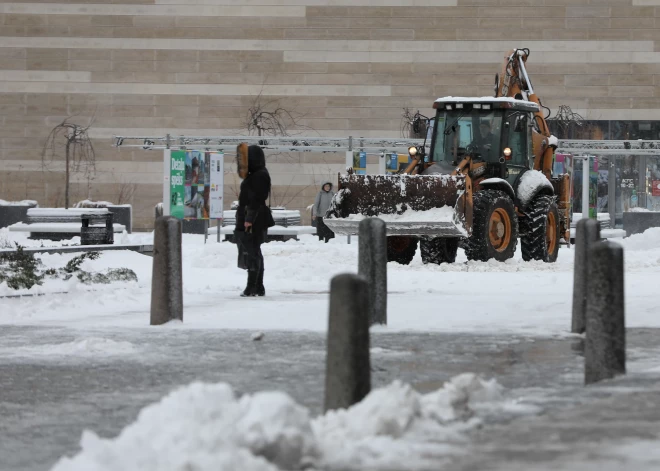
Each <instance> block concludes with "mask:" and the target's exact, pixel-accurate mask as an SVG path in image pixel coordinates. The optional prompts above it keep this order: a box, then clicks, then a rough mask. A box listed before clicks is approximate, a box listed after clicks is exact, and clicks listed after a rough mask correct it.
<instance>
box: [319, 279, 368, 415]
mask: <svg viewBox="0 0 660 471" xmlns="http://www.w3.org/2000/svg"><path fill="white" fill-rule="evenodd" d="M327 350H328V351H327V357H326V372H325V410H326V411H328V410H331V409H342V408H347V407H350V406H352V405H353V404H355V403H357V402H360V401H361V400H362V399H363V398H364V397H365V396H366V395H367V394H369V391H371V364H370V360H369V296H368V286H367V282H366V281H365V280H364V279H363V278H362V277H360V276H358V275H353V274H343V275H337V276H335V277H334V278H333V279H332V281H331V282H330V315H329V319H328V346H327Z"/></svg>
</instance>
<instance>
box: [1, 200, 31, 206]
mask: <svg viewBox="0 0 660 471" xmlns="http://www.w3.org/2000/svg"><path fill="white" fill-rule="evenodd" d="M37 205H38V203H37V202H36V201H34V200H22V201H5V200H0V206H37Z"/></svg>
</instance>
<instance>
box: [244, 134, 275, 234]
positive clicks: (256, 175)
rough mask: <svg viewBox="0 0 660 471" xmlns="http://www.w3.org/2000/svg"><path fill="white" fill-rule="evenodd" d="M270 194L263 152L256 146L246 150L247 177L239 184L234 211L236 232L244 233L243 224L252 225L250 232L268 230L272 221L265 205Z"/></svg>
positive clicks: (268, 176) (268, 209) (268, 175)
mask: <svg viewBox="0 0 660 471" xmlns="http://www.w3.org/2000/svg"><path fill="white" fill-rule="evenodd" d="M269 194H270V174H269V173H268V170H267V169H266V158H265V156H264V151H263V150H262V149H261V148H260V147H259V146H256V145H253V146H250V147H249V148H248V176H247V177H246V178H245V180H243V182H242V183H241V191H240V193H239V195H238V210H237V211H236V230H237V231H244V230H245V223H246V222H251V223H252V232H253V233H261V232H265V231H267V230H268V227H269V226H270V223H271V221H272V215H271V212H270V208H269V207H268V205H267V204H266V200H267V199H268V195H269Z"/></svg>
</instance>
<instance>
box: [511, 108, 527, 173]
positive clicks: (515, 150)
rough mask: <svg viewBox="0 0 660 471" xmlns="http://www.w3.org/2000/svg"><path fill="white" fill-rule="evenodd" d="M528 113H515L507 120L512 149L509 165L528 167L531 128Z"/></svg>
mask: <svg viewBox="0 0 660 471" xmlns="http://www.w3.org/2000/svg"><path fill="white" fill-rule="evenodd" d="M528 123H529V121H528V117H527V114H526V113H521V112H513V113H511V114H510V115H509V116H508V117H507V118H506V119H505V129H507V144H506V146H507V147H509V148H510V149H511V160H509V162H508V163H509V165H514V166H520V167H526V166H527V164H528V159H529V155H528V143H529V141H530V137H529V126H528Z"/></svg>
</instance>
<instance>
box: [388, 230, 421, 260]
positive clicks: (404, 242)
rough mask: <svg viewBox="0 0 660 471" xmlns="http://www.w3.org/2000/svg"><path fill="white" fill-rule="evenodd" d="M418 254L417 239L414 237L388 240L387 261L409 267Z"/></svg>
mask: <svg viewBox="0 0 660 471" xmlns="http://www.w3.org/2000/svg"><path fill="white" fill-rule="evenodd" d="M415 252H417V239H415V238H414V237H397V236H392V237H388V238H387V261H388V262H398V263H400V264H401V265H409V264H410V262H412V259H413V258H414V257H415Z"/></svg>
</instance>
